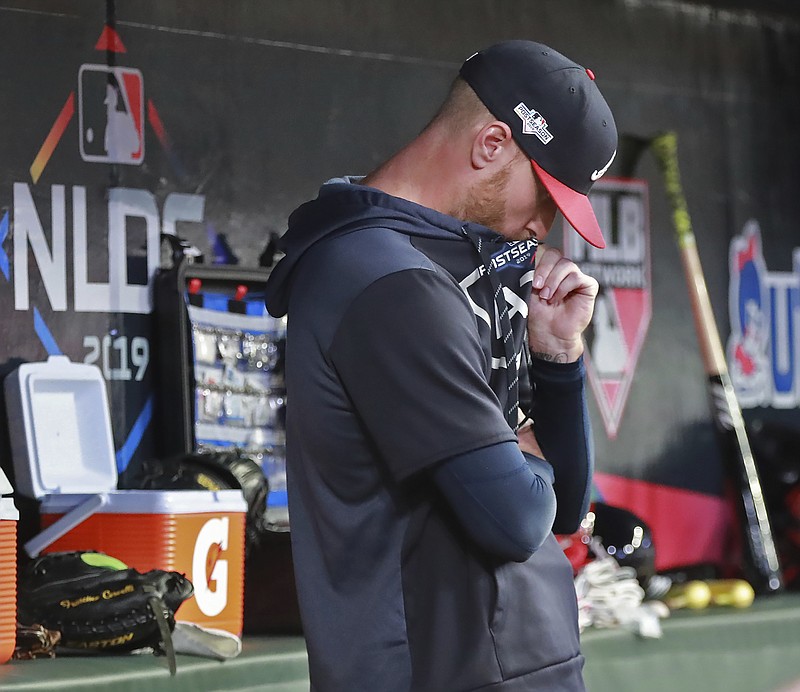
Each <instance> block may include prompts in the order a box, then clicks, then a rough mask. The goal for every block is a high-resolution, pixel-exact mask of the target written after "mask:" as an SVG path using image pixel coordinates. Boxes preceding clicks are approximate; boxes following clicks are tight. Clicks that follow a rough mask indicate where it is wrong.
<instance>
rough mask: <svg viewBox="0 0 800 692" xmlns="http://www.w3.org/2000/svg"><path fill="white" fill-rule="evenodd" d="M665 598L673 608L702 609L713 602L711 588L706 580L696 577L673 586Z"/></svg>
mask: <svg viewBox="0 0 800 692" xmlns="http://www.w3.org/2000/svg"><path fill="white" fill-rule="evenodd" d="M663 600H664V603H666V604H667V605H668V606H669V607H670V608H671V609H672V610H677V609H679V608H692V609H694V610H700V609H702V608H706V607H707V606H708V604H709V603H711V589H710V588H709V586H708V584H706V583H705V582H704V581H700V580H699V579H694V580H692V581H687V582H686V583H685V584H676V585H675V586H673V587H671V588H670V590H669V591H667V595H666V596H665V597H664V599H663Z"/></svg>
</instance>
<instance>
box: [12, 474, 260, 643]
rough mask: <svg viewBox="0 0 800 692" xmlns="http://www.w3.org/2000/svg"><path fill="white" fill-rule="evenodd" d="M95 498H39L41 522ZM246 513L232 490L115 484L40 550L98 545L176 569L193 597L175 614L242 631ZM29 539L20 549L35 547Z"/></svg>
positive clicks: (125, 557)
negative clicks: (121, 486) (122, 487)
mask: <svg viewBox="0 0 800 692" xmlns="http://www.w3.org/2000/svg"><path fill="white" fill-rule="evenodd" d="M96 497H98V496H97V495H49V496H46V497H44V498H42V504H41V510H40V512H41V525H42V528H43V529H48V528H56V529H58V523H57V522H58V520H62V519H64V518H65V517H69V513H70V512H71V511H74V510H75V509H76V508H78V509H80V508H81V507H85V506H86V505H85V503H86V502H87V501H88V502H91V501H92V500H93V499H94V498H96ZM90 506H91V505H90ZM246 511H247V506H246V504H245V502H244V498H243V497H242V493H241V491H238V490H221V491H216V492H214V491H206V490H117V491H114V492H112V493H108V494H107V495H106V497H105V501H104V502H102V504H99V506H97V507H96V508H94V509H93V511H92V513H91V514H89V515H88V516H87V517H86V518H85V519H83V520H82V521H81V522H80V523H78V524H77V525H75V527H74V528H72V529H69V530H68V531H67V532H66V533H65V534H64V535H62V536H61V537H59V538H55V540H53V542H52V543H48V545H47V546H43V549H42V551H41V552H47V553H49V552H55V551H62V550H99V551H100V552H103V553H107V554H108V555H112V556H114V557H115V558H117V559H119V560H122V562H124V563H125V564H126V565H128V567H135V568H136V569H138V570H139V571H140V572H146V571H148V570H151V569H164V570H174V571H176V572H181V573H183V574H185V575H186V576H187V577H189V579H190V581H191V582H192V584H193V585H194V596H193V597H192V598H190V599H189V600H187V601H185V602H184V603H183V605H181V607H180V610H179V611H178V613H177V616H176V617H177V619H178V620H183V621H186V622H194V623H197V624H198V625H203V626H205V627H213V628H216V629H222V630H225V631H227V632H231V633H232V634H236V635H241V633H242V618H243V611H242V607H243V593H244V522H245V513H246ZM70 523H71V522H70ZM57 533H60V531H57ZM46 535H47V532H46V531H43V532H42V534H40V536H46ZM35 540H36V539H33V541H35ZM33 541H31V542H29V543H28V544H26V547H32V549H33V551H35V552H39V551H37V550H36V547H37V546H36V544H35V543H34V542H33Z"/></svg>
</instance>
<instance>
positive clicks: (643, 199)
mask: <svg viewBox="0 0 800 692" xmlns="http://www.w3.org/2000/svg"><path fill="white" fill-rule="evenodd" d="M589 199H590V201H591V203H592V207H593V208H594V212H595V215H596V216H597V220H598V221H599V223H600V227H601V228H602V229H603V235H604V237H605V239H606V247H605V248H604V249H603V250H598V249H596V248H594V247H591V246H590V245H589V244H588V243H586V241H584V240H583V239H582V238H581V237H580V236H578V234H577V233H576V232H575V231H574V230H573V229H572V228H571V227H570V226H569V224H567V223H565V228H564V250H565V254H566V255H567V256H568V257H570V258H571V259H572V260H573V261H574V262H576V263H577V264H578V266H580V268H581V269H582V270H583V271H584V272H585V273H586V274H589V275H590V276H593V277H594V278H595V279H597V281H598V282H599V284H600V292H599V294H598V296H597V303H596V305H595V312H594V318H593V319H592V324H591V325H590V327H589V329H587V331H586V333H585V335H584V339H585V342H586V353H585V356H584V357H585V361H586V369H587V374H588V379H589V383H590V386H591V388H592V391H593V392H594V395H595V399H596V400H597V404H598V407H599V409H600V413H601V415H602V417H603V423H604V425H605V429H606V434H607V435H608V437H609V439H613V438H615V437H616V435H617V431H618V430H619V426H620V422H621V420H622V414H623V412H624V410H625V403H626V402H627V400H628V393H629V392H630V388H631V385H632V383H633V379H634V373H635V370H636V364H637V362H638V359H639V353H640V352H641V349H642V345H643V344H644V340H645V337H646V335H647V330H648V328H649V326H650V316H651V313H652V301H651V279H650V220H649V209H648V199H647V183H646V182H645V181H643V180H627V179H613V178H611V179H607V180H606V179H604V180H600V181H598V182H597V183H596V184H595V186H594V187H593V188H592V192H591V193H590V195H589Z"/></svg>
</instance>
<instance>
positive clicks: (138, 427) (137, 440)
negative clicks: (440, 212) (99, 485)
mask: <svg viewBox="0 0 800 692" xmlns="http://www.w3.org/2000/svg"><path fill="white" fill-rule="evenodd" d="M152 419H153V397H152V395H151V396H149V397H148V398H147V401H146V402H145V404H144V407H143V408H142V410H141V412H140V413H139V415H138V416H137V418H136V422H135V423H134V424H133V427H132V428H131V431H130V433H128V439H127V440H125V444H123V445H122V447H121V449H120V450H119V451H118V452H117V472H118V473H122V472H123V471H124V470H125V469H126V468H128V464H129V463H130V461H131V458H132V457H133V454H134V452H135V451H136V450H137V449H138V447H139V445H140V444H141V442H142V437H143V436H144V432H145V430H147V426H149V425H150V421H151V420H152Z"/></svg>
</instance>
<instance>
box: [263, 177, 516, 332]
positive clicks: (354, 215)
mask: <svg viewBox="0 0 800 692" xmlns="http://www.w3.org/2000/svg"><path fill="white" fill-rule="evenodd" d="M360 180H362V178H361V177H352V176H348V177H343V178H334V179H332V180H329V181H328V182H327V183H325V184H324V185H323V186H322V187H321V188H320V190H319V194H318V195H317V197H316V199H313V200H311V201H309V202H306V203H305V204H302V205H301V206H299V207H298V208H297V209H295V211H294V212H292V214H291V216H289V225H288V229H287V231H286V232H285V233H284V234H283V236H282V237H281V238H280V240H279V241H278V250H280V251H281V252H283V253H284V256H283V257H282V258H281V259H280V261H279V262H278V263H277V264H276V265H275V267H274V268H273V270H272V271H271V272H270V275H269V279H268V281H267V286H266V297H265V302H266V305H267V310H268V311H269V313H270V314H271V315H272V316H273V317H282V316H283V315H285V314H286V311H287V309H288V304H289V293H290V291H291V284H292V280H291V279H292V274H293V272H294V269H295V267H296V266H297V263H298V262H299V260H300V259H301V258H302V256H303V255H304V254H305V252H306V251H307V250H309V249H310V248H311V247H313V246H314V245H315V244H317V243H319V242H320V241H322V240H325V239H327V238H331V237H334V236H340V235H344V234H346V233H351V232H353V231H356V230H359V229H361V228H366V227H369V226H378V227H381V228H387V229H390V230H393V231H397V232H399V233H403V234H405V235H409V236H416V237H420V238H435V239H446V240H453V241H462V242H463V241H465V239H466V232H467V230H469V232H470V233H473V234H479V235H481V236H483V237H485V238H486V239H487V240H490V241H492V242H498V240H500V241H502V238H501V236H499V235H498V234H497V233H495V232H494V231H491V230H489V229H488V228H485V227H484V226H480V225H477V224H467V223H464V222H463V221H459V220H458V219H456V218H454V217H452V216H448V215H447V214H442V213H441V212H438V211H435V210H433V209H429V208H428V207H424V206H422V205H419V204H415V203H414V202H409V201H408V200H404V199H400V198H399V197H394V196H392V195H389V194H387V193H385V192H381V191H380V190H377V189H375V188H372V187H367V186H365V185H360V184H359V181H360ZM467 242H469V241H467Z"/></svg>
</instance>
